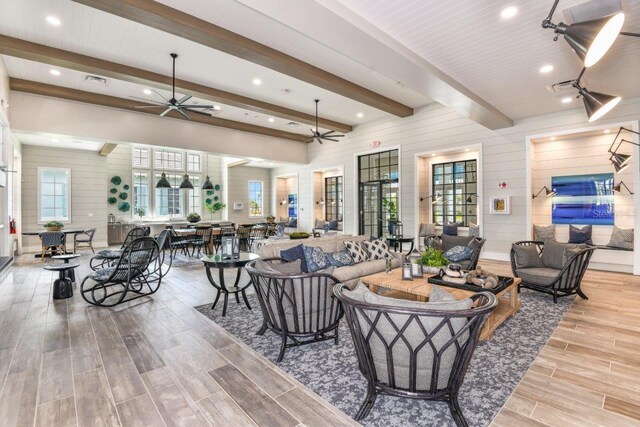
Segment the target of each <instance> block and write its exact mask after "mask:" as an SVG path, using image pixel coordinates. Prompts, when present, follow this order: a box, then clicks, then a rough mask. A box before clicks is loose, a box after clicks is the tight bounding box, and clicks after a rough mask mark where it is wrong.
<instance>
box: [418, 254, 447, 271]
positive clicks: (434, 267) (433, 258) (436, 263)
mask: <svg viewBox="0 0 640 427" xmlns="http://www.w3.org/2000/svg"><path fill="white" fill-rule="evenodd" d="M421 262H422V268H423V270H424V272H425V273H437V272H439V271H440V269H441V268H443V267H446V266H447V265H449V264H450V262H449V260H448V259H446V258H445V257H444V256H443V255H442V251H440V250H438V249H434V248H426V250H425V251H424V253H423V254H422V258H421Z"/></svg>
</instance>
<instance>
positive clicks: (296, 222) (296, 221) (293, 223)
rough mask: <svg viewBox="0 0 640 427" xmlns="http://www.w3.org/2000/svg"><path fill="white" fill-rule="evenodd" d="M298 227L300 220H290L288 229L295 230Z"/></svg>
mask: <svg viewBox="0 0 640 427" xmlns="http://www.w3.org/2000/svg"><path fill="white" fill-rule="evenodd" d="M297 226H298V218H289V225H288V226H287V227H291V228H295V227H297Z"/></svg>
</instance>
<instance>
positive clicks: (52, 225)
mask: <svg viewBox="0 0 640 427" xmlns="http://www.w3.org/2000/svg"><path fill="white" fill-rule="evenodd" d="M44 228H46V229H47V231H60V230H62V229H63V228H64V224H63V223H61V222H60V221H49V222H45V223H44Z"/></svg>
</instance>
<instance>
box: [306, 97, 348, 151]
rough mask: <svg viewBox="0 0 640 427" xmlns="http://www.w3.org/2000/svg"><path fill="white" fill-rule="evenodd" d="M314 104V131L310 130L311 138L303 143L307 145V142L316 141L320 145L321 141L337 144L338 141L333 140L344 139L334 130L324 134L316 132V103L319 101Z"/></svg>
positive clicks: (317, 100)
mask: <svg viewBox="0 0 640 427" xmlns="http://www.w3.org/2000/svg"><path fill="white" fill-rule="evenodd" d="M315 102H316V130H313V129H310V130H311V134H312V135H313V136H312V137H311V138H309V139H307V140H306V141H305V142H307V143H308V142H313V141H318V142H319V143H320V144H322V141H333V142H338V140H337V139H334V138H342V137H344V135H340V134H336V133H335V130H330V131H327V132H325V133H320V132H319V131H318V102H320V100H319V99H316V100H315Z"/></svg>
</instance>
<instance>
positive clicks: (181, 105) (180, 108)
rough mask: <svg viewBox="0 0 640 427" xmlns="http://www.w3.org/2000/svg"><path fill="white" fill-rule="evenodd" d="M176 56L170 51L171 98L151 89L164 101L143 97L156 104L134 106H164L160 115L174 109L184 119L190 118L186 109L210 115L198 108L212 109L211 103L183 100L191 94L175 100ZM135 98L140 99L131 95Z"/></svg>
mask: <svg viewBox="0 0 640 427" xmlns="http://www.w3.org/2000/svg"><path fill="white" fill-rule="evenodd" d="M177 57H178V54H177V53H172V54H171V58H173V78H172V96H171V99H167V98H165V97H164V96H162V95H161V94H160V93H159V92H157V91H155V90H152V92H153V93H155V94H156V95H158V96H159V97H160V98H162V99H163V100H164V102H159V101H151V100H148V99H144V101H145V102H153V103H155V104H156V105H139V106H137V107H135V108H140V109H143V108H144V109H146V108H164V111H163V112H162V113H160V115H161V116H165V115H167V114H168V113H169V112H171V111H173V110H175V111H177V112H178V113H180V114H182V115H183V116H184V117H185V118H186V119H188V120H191V117H189V114H187V111H188V112H190V113H196V114H202V115H204V116H208V117H211V114H210V113H205V112H203V111H198V110H199V109H202V110H212V109H213V105H200V104H185V102H187V101H188V100H189V99H191V95H185V96H183V97H182V98H180V99H178V100H176V58H177ZM132 98H135V99H141V98H138V97H132Z"/></svg>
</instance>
